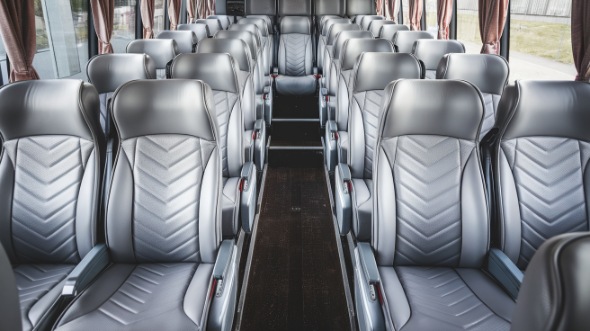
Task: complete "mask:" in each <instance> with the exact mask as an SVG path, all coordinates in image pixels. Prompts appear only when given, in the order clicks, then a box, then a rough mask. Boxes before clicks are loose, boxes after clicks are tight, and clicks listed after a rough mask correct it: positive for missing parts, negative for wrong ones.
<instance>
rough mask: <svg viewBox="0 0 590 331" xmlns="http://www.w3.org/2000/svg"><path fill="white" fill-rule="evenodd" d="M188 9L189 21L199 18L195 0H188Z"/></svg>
mask: <svg viewBox="0 0 590 331" xmlns="http://www.w3.org/2000/svg"><path fill="white" fill-rule="evenodd" d="M186 11H187V12H188V22H189V23H193V22H194V21H195V19H196V18H197V6H196V4H195V0H187V1H186Z"/></svg>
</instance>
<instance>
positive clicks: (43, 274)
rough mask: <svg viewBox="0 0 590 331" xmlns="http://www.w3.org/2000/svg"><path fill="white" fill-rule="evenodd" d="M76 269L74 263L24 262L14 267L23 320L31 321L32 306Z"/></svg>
mask: <svg viewBox="0 0 590 331" xmlns="http://www.w3.org/2000/svg"><path fill="white" fill-rule="evenodd" d="M72 269H74V266H73V265H63V264H62V265H59V264H49V265H41V264H38V265H34V264H23V265H19V266H17V267H15V268H14V276H15V280H16V286H17V288H18V296H19V302H20V309H21V320H22V321H29V318H28V313H29V310H30V309H31V307H33V306H34V305H35V303H37V301H39V299H41V298H42V297H43V296H44V295H46V294H47V292H49V291H50V290H51V289H53V288H54V287H55V286H56V285H57V284H59V283H60V282H61V281H62V280H64V279H65V278H66V276H67V275H68V274H69V273H70V271H72Z"/></svg>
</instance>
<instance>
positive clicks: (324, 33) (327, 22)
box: [321, 16, 351, 36]
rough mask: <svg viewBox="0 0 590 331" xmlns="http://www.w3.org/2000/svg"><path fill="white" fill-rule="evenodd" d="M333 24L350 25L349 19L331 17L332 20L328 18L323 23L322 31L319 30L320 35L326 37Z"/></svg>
mask: <svg viewBox="0 0 590 331" xmlns="http://www.w3.org/2000/svg"><path fill="white" fill-rule="evenodd" d="M334 24H351V22H350V19H348V18H344V17H339V16H337V17H333V18H328V19H326V20H325V21H324V24H323V25H322V30H321V34H322V36H327V35H328V34H330V29H331V28H332V25H334Z"/></svg>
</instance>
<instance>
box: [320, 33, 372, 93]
mask: <svg viewBox="0 0 590 331" xmlns="http://www.w3.org/2000/svg"><path fill="white" fill-rule="evenodd" d="M361 38H365V39H371V38H372V36H371V33H370V32H368V31H358V30H354V31H342V32H340V33H339V34H338V36H337V37H336V40H335V42H334V45H333V46H332V56H331V57H330V56H326V61H325V64H324V66H325V67H326V75H325V77H324V82H325V85H324V87H325V88H327V89H328V95H330V96H336V91H337V88H338V79H339V77H340V54H341V51H342V48H343V46H344V43H345V42H346V41H347V40H349V39H361Z"/></svg>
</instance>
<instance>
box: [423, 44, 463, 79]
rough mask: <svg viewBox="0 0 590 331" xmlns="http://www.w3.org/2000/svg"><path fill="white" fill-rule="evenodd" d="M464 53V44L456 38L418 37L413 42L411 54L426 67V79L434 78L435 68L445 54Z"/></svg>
mask: <svg viewBox="0 0 590 331" xmlns="http://www.w3.org/2000/svg"><path fill="white" fill-rule="evenodd" d="M450 53H465V46H464V45H463V43H462V42H460V41H457V40H430V39H419V40H416V42H415V43H414V47H413V49H412V54H414V56H416V58H417V59H418V60H420V61H422V63H424V69H426V76H425V78H426V79H436V68H437V67H438V64H439V62H440V60H441V59H442V58H443V56H445V54H450Z"/></svg>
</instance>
